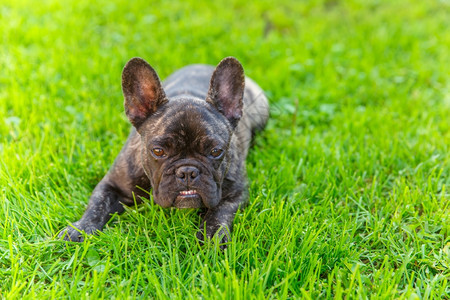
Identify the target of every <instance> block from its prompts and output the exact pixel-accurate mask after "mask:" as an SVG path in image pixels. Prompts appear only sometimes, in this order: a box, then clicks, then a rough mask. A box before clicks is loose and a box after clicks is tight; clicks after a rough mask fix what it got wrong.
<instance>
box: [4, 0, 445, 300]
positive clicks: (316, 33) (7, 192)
mask: <svg viewBox="0 0 450 300" xmlns="http://www.w3.org/2000/svg"><path fill="white" fill-rule="evenodd" d="M449 16H450V2H449V1H444V0H442V1H434V0H433V1H407V0H398V1H381V0H380V1H375V0H370V1H357V0H349V1H343V0H328V1H284V0H283V1H276V2H274V1H253V2H249V1H228V2H222V1H212V2H211V1H200V2H199V1H195V2H194V1H190V0H189V1H170V2H166V1H152V2H147V1H133V2H129V1H121V0H114V1H95V2H92V1H64V2H62V1H52V0H44V1H40V2H39V3H38V2H32V1H24V0H18V1H11V0H6V1H2V2H1V3H0V24H1V25H0V39H1V43H0V295H2V297H4V298H7V299H14V298H23V297H24V298H83V297H88V296H87V295H90V297H91V298H120V299H122V298H135V297H142V298H147V297H156V298H173V297H176V298H183V299H184V298H227V299H230V298H233V299H251V298H258V299H260V298H275V299H280V298H299V297H303V298H306V299H308V298H313V299H315V298H332V297H336V298H341V297H349V298H367V297H373V298H408V299H416V298H425V299H430V298H449V297H450V289H449V287H448V286H449V285H448V281H449V277H450V271H449V265H450V249H449V248H450V239H449V231H450V226H449V223H450V221H449V213H450V208H449V193H448V185H449V181H450V180H449V170H450V167H449V144H450V133H449V119H450V118H449V115H450V68H449V65H450V64H449V62H450V57H449V49H450V29H449V28H450V18H449ZM230 55H232V56H235V57H237V58H238V59H239V60H240V61H241V63H242V64H243V66H244V69H245V71H246V74H247V75H248V76H250V77H252V78H253V79H254V80H255V81H256V82H258V83H259V84H260V85H261V86H262V87H263V89H264V90H265V91H266V93H267V95H268V97H269V98H270V102H271V114H272V116H271V120H270V122H269V124H268V128H267V130H266V131H265V132H264V133H263V134H262V135H261V136H260V137H258V138H257V140H256V147H255V148H254V149H253V150H252V152H251V154H250V157H249V160H248V164H247V166H248V173H249V178H250V205H249V207H248V208H247V209H246V210H244V211H242V212H240V213H239V214H238V215H237V216H236V219H235V228H234V234H233V241H232V242H231V243H230V245H229V247H228V249H227V250H226V251H225V252H223V253H222V252H220V251H217V248H216V247H215V245H207V246H205V247H200V246H198V245H197V243H196V241H195V237H194V235H195V232H196V226H197V224H198V222H199V218H198V216H197V215H196V213H195V211H190V210H182V211H177V210H164V209H161V208H159V207H157V206H154V205H153V204H152V203H151V201H147V202H146V203H145V204H144V205H142V206H140V207H135V208H130V209H129V211H128V213H126V214H124V215H122V216H120V217H116V218H114V220H113V221H112V222H111V223H110V224H109V226H107V228H106V229H105V231H104V233H103V234H101V235H100V236H98V237H90V238H88V239H87V240H86V241H85V242H84V243H82V244H67V245H65V244H64V243H63V242H60V241H57V240H56V239H55V236H56V234H57V232H58V231H59V230H60V229H62V228H64V227H65V226H67V224H68V223H69V222H73V221H75V220H77V219H78V218H79V217H80V216H81V215H82V213H83V211H84V209H85V207H86V204H87V199H88V198H89V195H90V192H91V191H92V189H93V188H94V186H95V185H96V183H97V182H98V181H99V180H100V179H101V178H102V177H103V175H104V174H105V172H106V171H107V170H108V168H109V166H110V165H111V163H112V161H113V159H114V158H115V156H116V155H117V153H118V151H119V150H120V148H121V147H122V145H123V142H124V140H125V139H126V136H127V134H128V131H129V128H130V126H129V123H128V122H127V120H126V118H125V116H124V113H123V104H122V103H123V98H122V94H121V86H120V78H121V77H120V76H121V70H122V68H123V66H124V64H125V63H126V61H128V59H130V58H131V57H134V56H139V57H142V58H144V59H146V60H147V61H148V62H149V63H150V64H151V65H152V66H153V67H154V68H155V69H156V70H157V71H158V73H159V75H160V77H161V78H165V77H166V76H167V75H169V74H170V73H171V72H173V71H174V70H176V69H177V68H179V67H182V66H184V65H186V64H190V63H208V64H217V63H218V62H219V61H220V60H221V59H222V58H223V57H225V56H230Z"/></svg>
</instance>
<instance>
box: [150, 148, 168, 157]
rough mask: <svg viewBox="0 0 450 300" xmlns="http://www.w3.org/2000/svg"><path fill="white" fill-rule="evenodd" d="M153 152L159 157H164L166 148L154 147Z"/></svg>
mask: <svg viewBox="0 0 450 300" xmlns="http://www.w3.org/2000/svg"><path fill="white" fill-rule="evenodd" d="M152 152H153V154H155V156H157V157H163V156H164V155H165V153H164V150H163V149H161V148H153V149H152Z"/></svg>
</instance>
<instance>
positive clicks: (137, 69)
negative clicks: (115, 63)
mask: <svg viewBox="0 0 450 300" xmlns="http://www.w3.org/2000/svg"><path fill="white" fill-rule="evenodd" d="M122 91H123V95H124V98H125V102H124V106H125V113H126V115H127V117H128V119H129V120H130V122H131V124H133V126H134V127H136V128H138V127H139V126H141V125H142V123H143V122H144V121H145V120H146V119H147V118H148V117H149V116H150V115H151V114H153V113H154V112H155V111H156V110H157V109H158V107H159V106H160V105H162V104H164V103H165V102H167V99H166V94H165V93H164V90H163V88H162V86H161V82H160V81H159V78H158V75H157V74H156V72H155V70H153V68H152V67H151V66H150V65H149V64H148V63H147V62H146V61H145V60H143V59H142V58H138V57H135V58H132V59H130V61H128V63H127V64H126V65H125V67H124V68H123V72H122Z"/></svg>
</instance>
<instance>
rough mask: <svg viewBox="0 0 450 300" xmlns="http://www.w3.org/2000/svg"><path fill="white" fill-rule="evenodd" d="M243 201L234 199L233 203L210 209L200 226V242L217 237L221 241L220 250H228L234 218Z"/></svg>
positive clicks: (222, 203)
mask: <svg viewBox="0 0 450 300" xmlns="http://www.w3.org/2000/svg"><path fill="white" fill-rule="evenodd" d="M240 203H241V201H240V200H239V199H233V201H222V202H221V203H219V205H217V206H216V207H214V208H210V209H208V211H207V212H206V215H205V216H204V218H203V222H202V224H201V225H200V229H199V231H198V233H197V238H198V239H199V240H200V242H203V241H204V240H205V239H211V238H213V237H214V236H215V235H216V236H217V238H218V239H219V241H220V244H221V245H220V248H221V249H222V250H223V249H225V248H226V245H224V244H225V243H227V242H228V240H229V239H230V237H231V236H230V234H231V229H232V225H233V220H234V216H235V214H236V212H237V210H238V209H239V205H240Z"/></svg>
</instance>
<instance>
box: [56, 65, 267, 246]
mask: <svg viewBox="0 0 450 300" xmlns="http://www.w3.org/2000/svg"><path fill="white" fill-rule="evenodd" d="M244 85H245V89H244ZM122 87H123V91H124V96H125V111H126V114H127V116H128V118H129V119H130V122H131V123H132V124H133V126H134V128H133V129H132V130H131V133H130V135H129V137H128V139H127V141H126V143H125V145H124V147H123V148H122V150H121V151H120V153H119V155H118V156H117V158H116V160H115V161H114V164H113V166H112V167H111V169H110V170H109V171H108V173H107V174H106V175H105V177H104V178H103V179H102V180H101V181H100V182H99V183H98V185H97V186H96V187H95V189H94V191H93V193H92V195H91V198H90V200H89V205H88V207H87V209H86V211H85V213H84V214H83V216H82V218H81V219H80V220H79V221H77V222H75V223H73V226H69V227H67V228H66V229H65V230H64V231H63V232H61V234H60V236H63V237H64V239H65V240H71V241H82V240H83V236H82V234H81V231H84V232H86V233H87V234H92V233H95V232H96V231H98V230H101V229H102V228H103V226H104V225H105V224H106V222H108V220H109V219H110V218H111V215H112V214H114V213H119V214H120V213H122V212H123V211H124V207H123V204H124V205H133V204H134V201H135V200H134V199H136V201H137V202H138V203H139V202H140V201H141V198H140V197H146V196H148V194H147V193H146V192H145V191H147V190H150V189H151V188H152V190H153V199H154V201H155V203H157V204H159V205H161V206H163V207H171V206H174V207H178V208H185V207H191V208H204V209H207V212H206V215H205V216H204V218H203V224H202V226H200V230H199V232H198V234H197V237H198V238H199V239H200V240H203V239H204V236H205V235H206V237H207V238H211V237H213V236H214V234H216V233H217V232H218V231H219V232H218V236H219V238H220V239H221V241H222V242H226V241H227V240H228V236H229V232H230V230H231V225H232V221H233V219H234V215H235V213H236V211H237V209H238V207H239V206H240V205H241V204H242V203H243V202H245V201H246V199H247V193H246V171H245V158H246V156H247V152H248V148H249V146H250V142H251V138H252V136H253V134H254V132H255V131H257V130H261V129H263V128H264V126H265V124H266V121H267V118H268V102H267V98H266V97H265V95H264V93H263V91H262V90H261V88H260V87H259V86H258V85H257V84H256V83H255V82H253V81H252V80H251V79H249V78H246V77H244V73H243V70H242V66H241V65H240V63H239V62H238V61H237V60H236V59H234V58H231V57H229V58H225V59H224V60H222V61H221V62H220V63H219V65H218V66H217V68H216V69H214V67H212V66H208V65H191V66H187V67H184V68H182V69H180V70H178V71H176V72H175V73H174V74H172V75H171V76H169V77H168V78H167V79H166V80H165V82H164V83H163V84H162V85H161V84H160V82H159V79H158V76H157V74H156V72H155V71H154V70H153V68H152V67H151V66H150V65H148V64H147V63H146V62H145V61H144V60H142V59H140V58H134V59H131V60H130V61H129V62H128V63H127V65H126V66H125V68H124V71H123V74H122ZM205 100H206V101H205ZM155 145H158V146H163V147H164V148H165V149H166V150H167V151H168V155H167V157H166V158H164V159H160V158H157V157H155V156H154V155H152V153H151V150H152V148H153V147H154V146H155ZM212 147H220V148H222V149H223V150H224V151H225V153H224V155H223V156H222V157H221V158H220V159H214V158H212V157H210V156H209V155H208V153H209V151H210V149H211V148H212ZM191 169H192V170H197V171H198V176H196V177H195V178H193V177H180V176H178V175H177V174H178V173H179V172H186V170H188V171H190V170H191ZM180 170H181V171H180ZM177 172H178V173H177ZM183 174H184V173H183ZM186 174H188V173H186ZM195 174H197V173H195ZM180 178H181V179H180ZM186 188H188V189H196V190H197V191H198V194H199V195H200V197H197V198H193V199H184V200H183V199H182V201H177V199H178V198H177V195H178V194H179V193H180V191H182V190H185V189H186ZM133 195H135V197H133ZM203 229H205V230H206V231H204V230H203Z"/></svg>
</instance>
